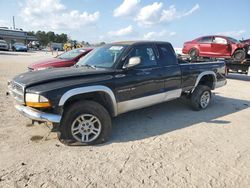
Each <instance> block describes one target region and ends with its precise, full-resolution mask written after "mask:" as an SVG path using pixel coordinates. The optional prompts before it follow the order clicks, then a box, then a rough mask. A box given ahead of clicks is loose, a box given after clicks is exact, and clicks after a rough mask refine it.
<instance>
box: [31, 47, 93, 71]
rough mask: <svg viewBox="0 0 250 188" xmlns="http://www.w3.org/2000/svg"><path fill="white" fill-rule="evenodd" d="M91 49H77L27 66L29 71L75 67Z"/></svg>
mask: <svg viewBox="0 0 250 188" xmlns="http://www.w3.org/2000/svg"><path fill="white" fill-rule="evenodd" d="M91 50H92V48H78V49H74V50H71V51H68V52H65V53H62V54H60V55H58V56H56V57H54V58H50V59H45V60H41V61H38V62H35V63H33V64H31V65H29V66H28V69H29V70H30V71H36V70H43V69H48V68H59V67H70V66H73V65H75V64H76V63H77V62H78V60H79V59H80V58H82V57H83V56H85V55H86V54H88V53H89V52H90V51H91Z"/></svg>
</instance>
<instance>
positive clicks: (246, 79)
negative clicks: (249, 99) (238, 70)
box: [227, 74, 250, 81]
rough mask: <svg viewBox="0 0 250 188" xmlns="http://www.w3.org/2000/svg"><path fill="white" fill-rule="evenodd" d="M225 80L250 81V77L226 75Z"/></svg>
mask: <svg viewBox="0 0 250 188" xmlns="http://www.w3.org/2000/svg"><path fill="white" fill-rule="evenodd" d="M227 79H232V80H241V81H250V76H247V75H244V74H228V75H227Z"/></svg>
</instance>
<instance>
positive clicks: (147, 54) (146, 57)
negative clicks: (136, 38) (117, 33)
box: [129, 45, 157, 68]
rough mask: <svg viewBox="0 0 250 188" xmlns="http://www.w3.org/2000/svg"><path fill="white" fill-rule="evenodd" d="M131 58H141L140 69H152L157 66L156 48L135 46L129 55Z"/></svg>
mask: <svg viewBox="0 0 250 188" xmlns="http://www.w3.org/2000/svg"><path fill="white" fill-rule="evenodd" d="M130 57H140V58H141V61H142V62H141V64H139V65H138V66H137V67H138V68H145V67H152V66H157V61H156V56H155V52H154V48H153V47H152V46H151V45H149V46H144V45H141V46H135V47H134V48H133V49H132V51H131V52H130V54H129V58H130Z"/></svg>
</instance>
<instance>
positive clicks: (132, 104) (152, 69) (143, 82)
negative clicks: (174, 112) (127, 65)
mask: <svg viewBox="0 0 250 188" xmlns="http://www.w3.org/2000/svg"><path fill="white" fill-rule="evenodd" d="M155 50H156V49H155V47H154V45H145V44H143V45H136V46H134V47H133V49H132V50H131V51H130V53H129V55H128V56H127V59H126V61H128V60H129V58H130V57H140V58H141V61H142V62H141V64H139V65H137V66H135V67H132V68H131V69H129V70H124V71H123V72H121V73H117V74H116V75H115V80H116V81H115V83H116V89H115V94H116V98H117V101H118V113H120V112H125V111H129V110H133V109H137V108H141V107H144V106H149V105H151V104H154V103H158V102H161V101H162V99H163V95H162V93H164V78H163V77H162V70H161V66H160V64H159V63H158V61H157V56H156V51H155Z"/></svg>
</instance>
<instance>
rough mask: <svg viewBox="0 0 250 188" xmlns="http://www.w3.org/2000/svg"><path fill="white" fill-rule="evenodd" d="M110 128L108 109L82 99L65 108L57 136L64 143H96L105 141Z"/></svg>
mask: <svg viewBox="0 0 250 188" xmlns="http://www.w3.org/2000/svg"><path fill="white" fill-rule="evenodd" d="M91 119H92V120H91ZM111 130H112V123H111V117H110V115H109V113H108V111H107V110H106V109H105V108H104V107H103V106H102V105H100V104H99V103H97V102H94V101H82V102H78V103H74V104H73V105H72V106H70V107H69V109H66V111H65V113H64V115H63V118H62V121H61V125H60V126H59V128H58V138H59V140H60V141H61V142H62V143H63V144H66V145H96V144H101V143H104V142H106V141H107V140H108V137H109V135H110V133H111Z"/></svg>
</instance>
